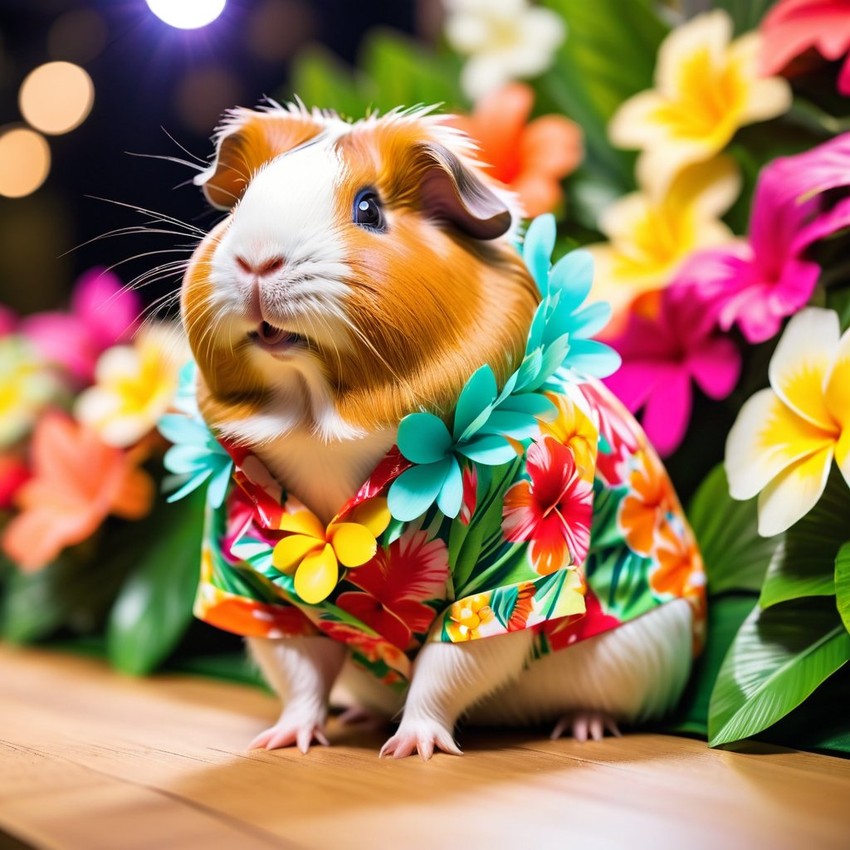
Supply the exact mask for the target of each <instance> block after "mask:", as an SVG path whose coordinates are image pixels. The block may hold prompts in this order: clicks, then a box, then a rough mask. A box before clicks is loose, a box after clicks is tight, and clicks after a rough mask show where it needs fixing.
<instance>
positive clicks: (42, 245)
mask: <svg viewBox="0 0 850 850" xmlns="http://www.w3.org/2000/svg"><path fill="white" fill-rule="evenodd" d="M174 2H180V0H174ZM417 12H419V13H420V14H421V7H419V8H417V4H416V3H415V2H413V0H370V1H369V2H361V3H357V2H351V0H312V1H311V0H228V2H227V5H226V7H225V10H224V13H223V14H222V16H221V17H220V18H219V19H218V20H216V21H214V22H213V23H212V24H210V25H208V26H206V27H203V28H201V29H198V30H178V29H174V28H173V27H170V26H168V25H167V24H165V23H163V22H162V21H160V20H159V19H158V18H157V17H156V16H155V15H154V14H153V13H152V12H151V11H150V9H149V8H148V7H147V5H146V3H145V2H144V0H0V131H2V129H4V128H6V127H8V126H9V125H14V124H17V123H20V122H21V121H22V119H21V115H20V111H19V109H18V102H17V98H18V88H19V86H20V84H21V82H22V81H23V79H24V78H25V77H26V75H27V74H28V73H29V72H30V71H31V70H33V69H34V68H35V67H37V66H38V65H40V64H42V63H44V62H48V61H52V60H56V59H66V60H68V61H73V62H76V63H77V64H80V65H82V66H83V67H84V68H85V69H86V71H87V72H88V73H89V74H90V76H91V77H92V80H93V82H94V87H95V101H94V107H93V109H92V112H91V114H90V115H89V117H88V118H87V120H86V121H85V122H84V123H83V124H82V125H81V126H80V127H78V128H77V129H75V130H72V131H71V132H70V133H67V134H65V135H61V136H50V137H48V142H49V144H50V149H51V155H52V167H51V172H50V175H49V177H48V178H47V180H46V182H45V183H44V185H43V186H42V187H41V188H40V189H38V190H37V191H36V192H35V193H33V194H32V195H30V196H28V197H25V198H20V199H6V198H2V197H0V302H2V303H4V304H6V305H8V306H11V307H13V308H14V309H16V310H17V311H19V312H22V313H27V312H31V311H33V310H38V309H47V308H55V307H58V306H60V305H61V304H63V303H64V302H65V301H66V299H67V296H68V292H69V290H70V287H71V284H72V282H73V280H74V278H75V277H76V276H77V275H79V274H80V273H81V272H82V271H84V270H85V269H87V268H90V267H92V266H96V265H98V266H115V270H116V273H118V274H119V275H120V277H121V278H122V280H123V281H125V282H127V283H129V282H131V281H132V280H133V279H134V278H137V277H138V276H139V275H144V274H145V273H146V272H148V271H150V270H151V269H153V268H154V267H155V266H157V265H158V264H159V263H160V262H167V261H169V260H174V259H178V258H180V257H182V256H184V254H176V253H166V254H159V255H153V254H152V255H150V256H138V255H142V254H148V252H152V251H158V250H170V249H173V248H174V247H175V246H177V245H180V244H186V241H185V240H182V239H180V238H179V237H176V236H171V235H164V234H163V235H158V236H154V235H148V234H142V235H139V234H133V235H124V236H116V237H109V238H105V239H98V237H101V236H103V235H104V234H107V233H109V232H110V231H112V230H114V229H116V228H124V227H132V226H134V225H140V224H143V223H144V222H145V221H150V220H151V216H142V215H140V214H138V213H136V212H134V211H133V210H132V209H127V208H125V207H121V206H116V205H115V204H112V203H108V202H106V201H104V200H96V198H104V199H110V200H111V201H116V202H119V203H120V204H128V205H130V206H131V207H140V208H146V209H148V210H154V211H157V212H161V213H165V214H167V215H169V216H173V217H176V218H179V219H181V220H183V221H186V222H189V223H191V224H194V225H196V226H200V227H202V228H204V229H207V228H208V227H209V226H210V225H211V224H212V223H213V222H214V221H215V220H216V218H217V216H218V214H217V213H215V212H213V211H211V210H209V209H208V208H207V207H206V206H205V204H204V202H203V200H202V197H201V194H200V191H199V190H198V189H197V188H196V187H194V186H193V185H191V182H189V183H188V185H187V181H190V180H191V177H192V174H194V171H192V170H191V169H189V168H186V167H185V166H181V165H178V164H175V163H172V162H169V161H165V160H161V159H151V158H147V157H149V156H154V157H156V156H165V157H177V158H180V159H186V160H191V159H192V158H193V157H198V158H201V159H206V158H207V157H208V156H209V155H210V153H211V152H212V146H211V143H210V140H209V137H210V134H211V133H212V130H213V128H214V126H215V124H216V122H217V120H218V116H219V115H220V114H221V112H222V111H223V110H224V109H225V108H227V107H229V106H233V105H236V104H239V105H245V106H253V105H255V104H257V103H258V102H259V100H260V98H261V97H262V96H263V95H271V96H275V97H278V98H287V97H289V96H290V94H291V91H290V89H289V87H288V85H287V76H288V69H289V65H290V60H291V57H292V56H293V54H294V53H296V52H297V51H298V49H299V48H300V47H303V46H304V45H305V44H307V43H309V42H321V43H323V44H325V45H326V46H328V47H330V48H331V49H332V50H333V51H335V52H336V53H337V54H338V55H339V56H340V57H341V58H342V59H344V60H346V61H347V62H349V63H351V62H353V61H354V59H355V56H356V54H357V49H358V45H359V44H360V41H361V39H362V37H363V35H364V33H365V32H366V31H367V30H369V29H370V28H371V27H373V26H375V25H384V26H390V27H394V28H396V29H399V30H402V31H407V32H411V31H413V30H414V29H415V27H416V20H417ZM321 105H329V104H321ZM169 136H170V137H171V138H169ZM181 148H184V149H185V150H181ZM131 154H139V155H145V156H133V155H131ZM93 239H95V240H97V241H94V242H91V241H90V240H93ZM116 264H117V265H116ZM177 285H178V277H177V276H175V275H172V276H170V277H169V278H168V279H166V280H165V281H160V282H157V283H152V284H150V285H147V286H145V287H144V288H143V290H142V293H143V295H144V299H145V301H146V303H148V304H151V303H152V302H153V301H154V300H155V299H157V298H158V297H160V296H162V295H164V294H165V293H167V292H168V291H171V290H173V289H174V288H175V287H176V286H177Z"/></svg>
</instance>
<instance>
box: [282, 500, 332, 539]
mask: <svg viewBox="0 0 850 850" xmlns="http://www.w3.org/2000/svg"><path fill="white" fill-rule="evenodd" d="M280 530H281V531H291V532H293V533H294V534H306V535H307V536H308V537H314V538H315V539H316V540H320V541H324V539H325V526H324V525H322V521H321V520H320V519H319V518H318V517H317V516H316V515H315V514H314V513H313V512H312V511H308V510H307V509H306V508H303V509H302V510H299V511H295V512H294V513H291V514H284V515H283V516H282V517H281V518H280Z"/></svg>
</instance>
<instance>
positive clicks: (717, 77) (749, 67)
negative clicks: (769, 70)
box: [608, 9, 791, 192]
mask: <svg viewBox="0 0 850 850" xmlns="http://www.w3.org/2000/svg"><path fill="white" fill-rule="evenodd" d="M731 38H732V21H731V19H730V17H729V15H728V14H727V13H726V12H725V11H723V10H722V9H718V10H716V11H713V12H708V13H706V14H703V15H698V16H697V17H695V18H694V19H693V20H691V21H689V22H688V23H686V24H684V25H683V26H681V27H677V28H676V29H674V30H673V31H672V32H671V33H670V35H669V36H667V38H666V39H665V40H664V42H663V43H662V45H661V47H660V48H659V51H658V60H657V65H656V69H655V88H654V89H650V90H648V91H643V92H640V93H639V94H636V95H635V96H634V97H632V98H629V100H627V101H626V102H625V103H624V104H623V105H622V106H621V107H620V108H619V110H618V111H617V112H616V113H615V115H614V117H613V118H612V119H611V123H610V125H609V128H608V132H609V136H610V138H611V141H612V142H613V143H614V144H615V145H618V146H619V147H623V148H639V149H641V150H642V151H643V152H642V153H641V155H640V157H639V159H638V165H637V173H638V181H639V182H640V183H641V184H643V185H645V186H657V187H658V190H659V191H661V192H663V191H665V189H666V187H667V186H668V185H669V183H670V181H671V180H672V179H673V177H674V176H675V175H676V174H677V173H678V172H679V171H680V170H681V169H682V168H684V167H685V166H686V165H688V164H690V163H694V162H704V161H705V160H707V159H711V158H712V157H713V156H715V155H716V154H717V153H719V152H720V151H721V150H723V148H725V147H726V145H727V144H728V143H729V141H730V139H731V138H732V136H733V135H734V134H735V132H736V131H737V130H738V128H739V127H742V126H744V125H745V124H752V123H753V122H755V121H766V120H767V119H769V118H775V117H776V116H777V115H781V114H782V113H783V112H785V111H786V110H787V109H788V108H789V107H790V106H791V89H790V87H789V85H788V83H787V82H786V81H785V80H783V79H781V78H780V77H768V78H764V77H761V76H760V75H759V45H760V38H761V36H760V35H759V34H758V33H755V32H752V33H747V34H746V35H743V36H741V37H740V38H737V39H735V40H734V41H731Z"/></svg>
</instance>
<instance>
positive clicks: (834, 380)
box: [824, 330, 850, 433]
mask: <svg viewBox="0 0 850 850" xmlns="http://www.w3.org/2000/svg"><path fill="white" fill-rule="evenodd" d="M824 401H825V402H826V406H827V409H828V410H829V413H830V415H831V416H832V418H833V419H834V420H835V421H836V422H839V423H841V427H842V429H843V430H844V432H845V433H850V330H846V331H844V334H843V336H842V337H841V339H840V340H839V342H838V350H837V351H836V354H835V359H834V361H833V364H832V368H831V370H830V372H829V376H828V378H827V380H826V384H825V390H824Z"/></svg>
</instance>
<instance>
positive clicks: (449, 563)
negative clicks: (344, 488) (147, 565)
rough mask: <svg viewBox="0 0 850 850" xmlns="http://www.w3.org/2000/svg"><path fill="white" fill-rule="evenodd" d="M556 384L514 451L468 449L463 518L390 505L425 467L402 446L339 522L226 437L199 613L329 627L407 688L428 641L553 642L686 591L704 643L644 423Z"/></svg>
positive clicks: (291, 630)
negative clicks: (227, 475) (476, 458)
mask: <svg viewBox="0 0 850 850" xmlns="http://www.w3.org/2000/svg"><path fill="white" fill-rule="evenodd" d="M546 396H547V397H548V399H549V401H551V402H552V405H553V407H554V413H553V414H552V413H550V414H548V415H546V416H541V417H540V418H539V419H538V420H537V426H536V429H535V431H534V433H533V434H531V436H530V437H527V438H526V439H523V440H509V442H510V443H511V445H512V446H513V448H514V452H513V455H514V456H513V457H512V459H510V460H509V461H507V462H506V463H504V464H501V465H499V466H496V467H488V468H486V469H484V468H483V467H481V466H479V465H478V464H475V463H473V462H471V461H467V462H464V463H462V465H461V466H462V469H461V474H462V488H463V496H462V504H461V508H460V511H459V513H458V515H457V516H455V517H450V516H446V515H445V514H444V513H443V512H442V511H441V509H440V507H439V505H438V504H433V505H431V507H430V508H428V509H427V510H426V511H425V512H424V513H423V514H422V515H421V516H419V517H417V518H416V519H414V520H410V521H399V520H397V519H393V518H392V516H391V515H390V512H389V510H388V508H387V493H388V490H389V488H390V487H391V485H392V483H393V482H394V481H395V480H397V479H398V477H399V476H400V475H402V474H403V473H404V472H405V471H406V470H408V469H409V468H410V467H411V466H412V463H411V462H410V461H409V460H407V459H406V458H405V457H404V456H403V455H402V454H401V453H400V452H399V450H398V449H397V448H394V449H393V450H391V451H390V452H389V453H388V454H387V455H386V456H385V457H384V458H383V460H382V461H381V462H380V463H379V464H378V466H377V467H376V468H375V470H374V471H373V473H372V474H371V475H370V477H369V478H368V480H367V481H366V482H365V483H364V484H363V485H362V486H361V488H360V489H359V490H358V491H357V493H356V494H355V495H354V496H353V497H352V498H351V499H350V500H349V501H348V502H347V503H346V504H345V506H344V507H343V508H342V510H341V511H340V512H339V514H338V515H337V516H336V517H334V519H333V520H332V521H331V523H330V524H328V525H327V526H325V525H324V523H322V522H321V521H320V520H319V519H318V517H316V516H315V515H314V514H312V512H311V511H309V510H308V509H307V508H306V507H305V506H304V505H303V504H301V503H300V502H298V501H297V500H296V499H295V498H294V497H293V496H290V495H288V494H286V493H284V492H282V490H281V488H280V486H279V485H278V484H277V483H276V482H275V481H274V480H273V479H272V477H271V475H270V474H269V473H268V471H267V470H265V469H264V467H263V466H262V464H261V463H260V462H259V460H258V459H257V457H256V456H254V455H252V454H250V453H248V452H246V451H245V450H242V449H239V448H237V447H234V446H230V445H227V444H225V443H222V445H223V446H224V448H225V449H226V450H227V452H228V453H229V454H230V456H231V458H232V460H233V462H234V467H233V474H232V477H231V480H230V485H229V490H228V494H227V497H226V499H225V500H224V502H223V504H222V506H221V508H213V507H209V508H208V512H207V519H206V528H205V533H204V540H203V553H202V570H201V581H200V586H199V590H198V595H197V599H196V604H195V613H196V615H197V616H198V617H199V618H201V619H202V620H205V621H206V622H208V623H211V624H212V625H215V626H218V627H220V628H222V629H226V630H228V631H231V632H235V633H237V634H240V635H244V636H252V637H266V638H276V637H285V636H303V635H316V634H325V635H327V636H329V637H331V638H334V639H336V640H340V641H343V642H345V643H346V644H348V645H349V647H350V648H351V652H352V657H353V659H354V661H355V662H356V663H358V664H359V665H361V666H362V667H364V668H365V669H367V670H369V671H371V672H372V673H373V674H374V675H375V676H376V677H377V678H378V679H379V680H381V681H382V682H384V683H385V684H387V685H391V686H393V687H396V688H398V689H403V688H404V687H405V686H406V685H407V682H408V680H409V676H410V671H411V665H412V662H413V659H414V658H415V656H416V653H417V651H418V649H419V648H420V647H422V646H423V644H424V643H425V642H426V641H446V642H455V643H456V642H461V641H468V640H479V639H483V638H487V637H492V636H495V635H501V634H506V633H508V632H513V631H517V630H519V629H531V630H532V631H533V633H534V650H535V654H536V655H538V656H539V655H543V654H546V653H548V652H551V651H555V650H559V649H561V648H564V647H567V646H569V645H571V644H573V643H575V642H577V641H580V640H584V639H586V638H588V637H591V636H592V635H596V634H599V633H600V632H604V631H607V630H609V629H614V628H617V627H618V626H620V625H621V624H622V623H625V622H628V621H629V620H632V619H634V618H636V617H639V616H641V615H642V614H644V613H647V612H648V611H651V610H652V609H654V608H655V607H657V606H658V605H662V604H664V603H665V602H667V601H670V600H673V599H678V598H684V599H687V600H688V601H689V602H690V603H691V605H692V606H693V611H694V623H695V628H694V647H695V651H696V650H697V649H698V647H699V645H700V644H701V641H702V635H703V628H704V621H705V604H704V602H705V598H704V594H705V578H704V572H703V564H702V560H701V557H700V554H699V551H698V549H697V546H696V543H695V540H694V537H693V534H692V532H691V530H690V528H689V527H688V525H687V522H686V520H685V517H684V513H683V511H682V507H681V505H680V504H679V501H678V499H677V497H676V494H675V493H674V491H673V488H672V484H671V482H670V480H669V478H668V477H667V473H666V471H665V470H664V468H663V466H662V464H661V462H660V460H659V459H658V457H657V455H656V454H655V452H654V451H653V449H652V448H651V446H650V445H649V444H648V443H647V440H646V437H645V435H644V434H643V431H642V430H641V428H640V427H639V425H638V424H637V423H636V422H635V420H634V418H633V417H632V416H631V414H629V413H628V412H627V411H626V410H625V408H624V407H623V406H622V405H621V404H620V403H619V401H617V399H616V398H615V397H614V396H613V395H612V394H611V393H610V392H609V391H608V390H607V389H606V388H605V387H604V385H602V384H601V383H600V382H598V381H596V380H595V379H579V378H578V377H574V378H568V379H562V380H561V382H560V384H559V389H558V391H552V390H547V392H546ZM506 439H508V438H506ZM317 577H318V578H317ZM317 582H319V583H320V584H321V585H322V587H318V586H317ZM305 597H306V598H305ZM319 597H321V598H319ZM317 600H318V601H317Z"/></svg>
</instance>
